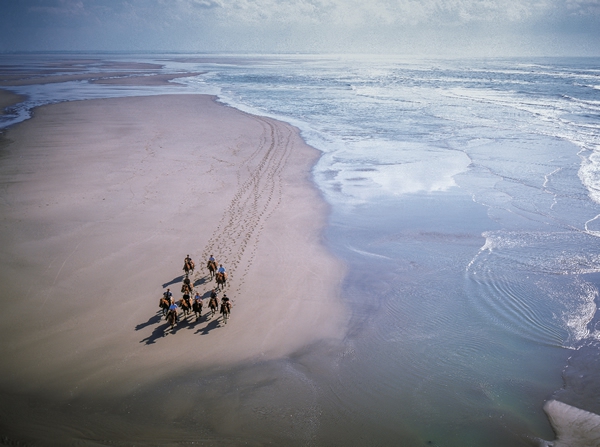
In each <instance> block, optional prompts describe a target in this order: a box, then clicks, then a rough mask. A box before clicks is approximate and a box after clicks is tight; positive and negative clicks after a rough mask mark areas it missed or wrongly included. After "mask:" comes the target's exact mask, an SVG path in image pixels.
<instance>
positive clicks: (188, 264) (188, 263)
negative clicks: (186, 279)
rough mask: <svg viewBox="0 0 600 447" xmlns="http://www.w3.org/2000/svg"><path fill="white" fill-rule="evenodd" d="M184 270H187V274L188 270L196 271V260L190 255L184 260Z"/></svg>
mask: <svg viewBox="0 0 600 447" xmlns="http://www.w3.org/2000/svg"><path fill="white" fill-rule="evenodd" d="M183 270H185V273H186V275H187V273H188V272H190V271H191V272H193V271H194V261H192V258H190V255H187V256H186V257H185V259H184V260H183Z"/></svg>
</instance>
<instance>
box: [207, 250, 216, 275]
mask: <svg viewBox="0 0 600 447" xmlns="http://www.w3.org/2000/svg"><path fill="white" fill-rule="evenodd" d="M206 268H207V269H208V272H209V273H210V277H211V278H212V277H213V276H214V274H215V272H216V271H217V261H215V258H214V257H213V255H210V258H208V261H207V262H206Z"/></svg>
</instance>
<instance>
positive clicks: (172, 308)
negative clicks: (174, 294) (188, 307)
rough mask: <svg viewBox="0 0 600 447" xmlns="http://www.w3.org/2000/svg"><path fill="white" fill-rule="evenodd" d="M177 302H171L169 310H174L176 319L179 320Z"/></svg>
mask: <svg viewBox="0 0 600 447" xmlns="http://www.w3.org/2000/svg"><path fill="white" fill-rule="evenodd" d="M177 309H178V307H177V304H175V303H171V305H170V306H169V312H174V313H175V321H177V322H178V321H179V314H178V313H177Z"/></svg>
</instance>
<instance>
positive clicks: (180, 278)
mask: <svg viewBox="0 0 600 447" xmlns="http://www.w3.org/2000/svg"><path fill="white" fill-rule="evenodd" d="M183 278H184V275H181V276H178V277H177V278H173V279H172V280H171V281H169V282H166V283H164V284H163V285H162V286H163V289H164V288H165V287H169V286H172V285H173V284H177V283H178V282H183Z"/></svg>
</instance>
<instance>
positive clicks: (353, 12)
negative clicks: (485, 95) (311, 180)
mask: <svg viewBox="0 0 600 447" xmlns="http://www.w3.org/2000/svg"><path fill="white" fill-rule="evenodd" d="M567 1H568V2H572V3H578V4H580V3H586V4H587V7H590V5H592V6H593V5H597V4H598V0H567ZM176 4H177V5H178V6H179V7H180V8H184V9H185V10H186V11H187V12H188V13H189V12H193V11H194V10H196V11H197V10H198V9H199V8H212V9H214V10H215V12H217V13H218V15H219V16H221V17H222V18H224V19H225V18H226V19H229V20H234V21H236V22H247V23H256V22H280V23H288V22H294V23H331V24H336V25H372V24H374V23H381V24H388V25H389V24H414V25H416V24H421V23H429V22H433V23H438V22H446V21H448V20H450V21H452V22H456V23H467V22H473V21H496V20H507V21H519V20H523V19H527V18H529V17H531V16H534V15H538V14H542V13H545V12H546V11H548V10H549V9H550V8H552V6H553V4H552V2H551V1H550V0H518V1H517V0H512V1H511V0H508V1H507V0H420V1H417V0H369V1H364V0H292V1H285V0H178V1H177V3H176ZM577 6H578V7H580V5H577Z"/></svg>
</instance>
